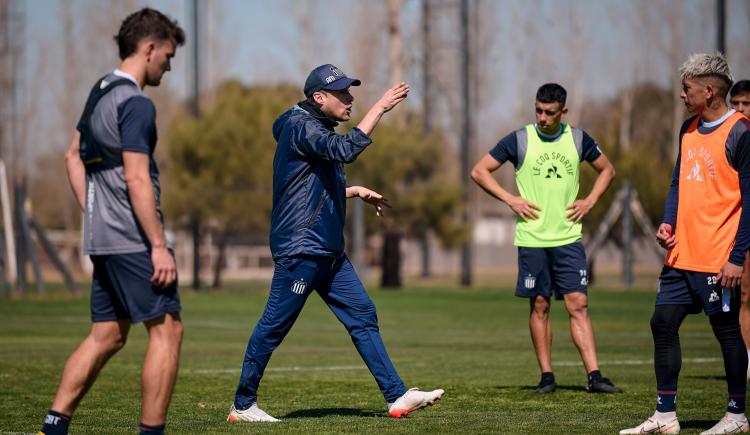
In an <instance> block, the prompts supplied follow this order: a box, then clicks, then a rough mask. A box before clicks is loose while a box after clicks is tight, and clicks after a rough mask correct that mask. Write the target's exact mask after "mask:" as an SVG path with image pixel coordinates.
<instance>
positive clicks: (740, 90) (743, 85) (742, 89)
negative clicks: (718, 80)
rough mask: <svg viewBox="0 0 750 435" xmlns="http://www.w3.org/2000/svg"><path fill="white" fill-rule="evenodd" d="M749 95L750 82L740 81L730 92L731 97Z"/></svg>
mask: <svg viewBox="0 0 750 435" xmlns="http://www.w3.org/2000/svg"><path fill="white" fill-rule="evenodd" d="M748 93H750V80H740V81H738V82H736V83H735V84H734V86H732V89H730V90H729V96H730V97H734V96H735V95H739V94H748Z"/></svg>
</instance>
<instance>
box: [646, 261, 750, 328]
mask: <svg viewBox="0 0 750 435" xmlns="http://www.w3.org/2000/svg"><path fill="white" fill-rule="evenodd" d="M739 295H740V289H739V286H737V287H734V288H727V289H722V288H721V282H719V280H718V279H717V278H716V274H715V273H708V272H694V271H691V270H684V269H675V268H674V267H670V266H667V265H664V268H663V269H662V270H661V275H659V287H658V288H657V290H656V305H690V306H691V310H690V312H691V313H694V314H695V313H700V312H701V310H703V312H705V313H706V315H707V316H710V315H712V314H716V313H718V312H720V311H722V310H725V311H730V310H731V311H737V310H739V305H740V297H739Z"/></svg>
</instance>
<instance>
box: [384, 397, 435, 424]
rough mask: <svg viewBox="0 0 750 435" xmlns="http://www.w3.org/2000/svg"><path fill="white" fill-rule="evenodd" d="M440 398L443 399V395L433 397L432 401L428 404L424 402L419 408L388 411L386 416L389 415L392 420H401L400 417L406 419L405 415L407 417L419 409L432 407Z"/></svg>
mask: <svg viewBox="0 0 750 435" xmlns="http://www.w3.org/2000/svg"><path fill="white" fill-rule="evenodd" d="M442 398H443V395H442V394H441V395H439V396H437V397H435V398H434V399H432V400H430V401H428V402H424V403H422V404H420V405H419V406H416V407H414V408H407V409H391V410H390V411H388V414H389V415H390V416H391V417H393V418H401V417H406V416H407V415H409V414H410V413H412V412H414V411H418V410H420V409H422V408H427V407H428V406H432V405H434V404H435V403H437V402H438V401H439V400H440V399H442Z"/></svg>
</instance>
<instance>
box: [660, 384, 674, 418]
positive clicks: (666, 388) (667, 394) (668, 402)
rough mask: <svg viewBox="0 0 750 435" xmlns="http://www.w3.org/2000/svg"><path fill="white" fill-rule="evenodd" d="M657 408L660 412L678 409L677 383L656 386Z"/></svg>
mask: <svg viewBox="0 0 750 435" xmlns="http://www.w3.org/2000/svg"><path fill="white" fill-rule="evenodd" d="M656 410H657V411H659V412H675V411H676V410H677V385H657V386H656Z"/></svg>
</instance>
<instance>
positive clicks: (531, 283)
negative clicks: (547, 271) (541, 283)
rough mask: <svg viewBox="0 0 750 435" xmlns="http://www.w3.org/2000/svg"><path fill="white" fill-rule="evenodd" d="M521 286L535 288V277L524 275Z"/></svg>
mask: <svg viewBox="0 0 750 435" xmlns="http://www.w3.org/2000/svg"><path fill="white" fill-rule="evenodd" d="M523 286H524V287H526V288H529V289H531V288H534V287H535V286H536V277H534V276H531V275H526V278H524V279H523Z"/></svg>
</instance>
